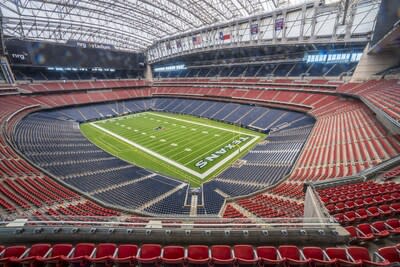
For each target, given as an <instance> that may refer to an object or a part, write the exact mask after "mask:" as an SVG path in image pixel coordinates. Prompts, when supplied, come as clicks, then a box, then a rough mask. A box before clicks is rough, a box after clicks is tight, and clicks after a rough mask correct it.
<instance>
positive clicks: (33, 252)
mask: <svg viewBox="0 0 400 267" xmlns="http://www.w3.org/2000/svg"><path fill="white" fill-rule="evenodd" d="M50 248H51V245H50V244H34V245H32V247H31V248H29V249H28V250H27V251H26V252H25V253H24V254H23V255H22V257H21V258H20V259H18V260H17V259H14V260H12V261H11V262H14V263H18V264H22V265H25V264H27V265H34V263H35V262H36V261H37V259H40V258H43V257H46V256H47V253H48V252H49V251H50Z"/></svg>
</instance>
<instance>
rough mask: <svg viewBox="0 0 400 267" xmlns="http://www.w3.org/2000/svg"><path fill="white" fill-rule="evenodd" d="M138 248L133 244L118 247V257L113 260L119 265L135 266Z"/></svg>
mask: <svg viewBox="0 0 400 267" xmlns="http://www.w3.org/2000/svg"><path fill="white" fill-rule="evenodd" d="M137 253H138V246H136V245H131V244H122V245H119V246H118V251H117V255H115V256H114V257H113V258H112V261H113V262H114V263H117V264H129V265H135V263H136V255H137Z"/></svg>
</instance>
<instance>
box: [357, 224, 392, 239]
mask: <svg viewBox="0 0 400 267" xmlns="http://www.w3.org/2000/svg"><path fill="white" fill-rule="evenodd" d="M357 229H358V230H360V231H361V232H362V233H363V234H365V235H366V236H368V235H371V234H372V235H373V236H374V237H375V238H384V237H387V236H389V232H388V231H384V232H380V231H378V230H377V229H375V228H374V227H373V226H372V225H371V224H368V223H363V224H359V225H358V226H357Z"/></svg>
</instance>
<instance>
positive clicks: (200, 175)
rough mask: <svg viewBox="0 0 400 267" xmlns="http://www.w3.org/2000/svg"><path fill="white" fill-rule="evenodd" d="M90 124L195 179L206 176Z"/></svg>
mask: <svg viewBox="0 0 400 267" xmlns="http://www.w3.org/2000/svg"><path fill="white" fill-rule="evenodd" d="M90 124H91V125H93V126H94V127H96V128H97V129H99V130H101V131H103V132H105V133H107V134H109V135H111V136H113V137H115V138H117V139H119V140H121V141H124V142H125V143H127V144H130V145H131V146H133V147H136V148H138V149H140V150H142V151H144V152H146V153H148V154H150V155H152V156H154V157H156V158H159V159H161V160H163V161H165V162H167V163H169V164H171V165H173V166H175V167H178V168H179V169H181V170H184V171H186V172H187V173H190V174H192V175H194V176H196V177H199V178H201V179H203V178H204V177H206V176H207V175H204V174H200V173H198V172H196V171H194V170H192V169H190V168H188V167H186V166H183V165H182V164H180V163H178V162H176V161H174V160H171V159H169V158H167V157H164V156H163V155H160V154H158V153H157V152H154V151H152V150H150V149H148V148H146V147H144V146H141V145H139V144H137V143H135V142H132V141H131V140H129V139H126V138H124V137H122V136H120V135H118V134H115V133H113V132H111V131H109V130H107V129H104V128H103V127H101V126H99V125H96V124H95V123H93V122H91V123H90Z"/></svg>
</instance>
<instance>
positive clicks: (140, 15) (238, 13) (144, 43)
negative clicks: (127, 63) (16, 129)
mask: <svg viewBox="0 0 400 267" xmlns="http://www.w3.org/2000/svg"><path fill="white" fill-rule="evenodd" d="M313 1H315V0H126V1H123V0H113V1H109V0H107V1H106V0H96V1H92V0H46V1H44V0H42V1H39V0H4V1H1V2H0V7H1V12H2V16H3V27H4V34H5V35H6V36H13V37H18V38H28V39H35V40H47V41H56V42H66V41H68V40H79V41H85V42H93V43H99V44H109V45H113V46H114V47H115V48H117V49H123V50H131V51H144V50H145V49H146V48H147V47H148V46H149V45H150V44H152V43H153V41H155V40H158V39H160V38H163V37H167V36H171V35H174V34H179V33H183V32H187V31H191V30H195V29H199V28H202V27H206V26H210V25H213V24H218V23H223V22H227V21H232V20H236V19H239V18H245V17H248V16H252V15H256V14H261V13H265V12H270V11H273V10H275V9H277V8H284V7H288V6H292V5H298V4H301V3H304V2H313ZM321 1H322V2H327V3H330V2H337V1H338V0H321Z"/></svg>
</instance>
